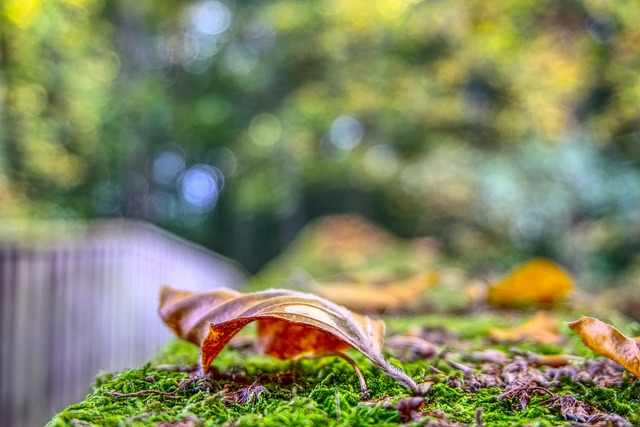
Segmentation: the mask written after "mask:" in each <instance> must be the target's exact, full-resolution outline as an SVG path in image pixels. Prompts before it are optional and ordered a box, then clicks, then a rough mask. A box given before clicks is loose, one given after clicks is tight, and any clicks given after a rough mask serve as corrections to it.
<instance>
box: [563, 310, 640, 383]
mask: <svg viewBox="0 0 640 427" xmlns="http://www.w3.org/2000/svg"><path fill="white" fill-rule="evenodd" d="M568 325H569V327H570V328H571V329H573V331H574V332H576V333H577V334H578V335H579V336H580V339H581V340H582V342H583V343H584V345H586V346H587V347H589V348H590V349H591V350H593V351H595V352H596V353H599V354H601V355H603V356H605V357H608V358H609V359H611V360H613V361H614V362H617V363H619V364H621V365H622V366H624V367H625V369H627V370H628V371H629V372H631V373H632V374H634V375H635V376H638V377H640V341H638V340H635V339H633V338H628V337H626V336H624V335H623V334H622V333H620V331H618V330H617V329H616V328H614V327H613V326H611V325H609V324H606V323H604V322H602V321H600V320H598V319H595V318H593V317H583V318H581V319H580V320H576V321H575V322H570V323H569V324H568Z"/></svg>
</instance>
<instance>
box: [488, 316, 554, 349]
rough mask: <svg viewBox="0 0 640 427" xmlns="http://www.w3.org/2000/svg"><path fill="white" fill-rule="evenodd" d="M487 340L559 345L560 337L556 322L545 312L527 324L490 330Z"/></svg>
mask: <svg viewBox="0 0 640 427" xmlns="http://www.w3.org/2000/svg"><path fill="white" fill-rule="evenodd" d="M488 335H489V339H491V340H493V341H497V342H501V341H533V342H536V343H539V344H559V343H560V342H562V335H560V329H559V328H558V325H557V323H556V321H555V320H554V319H553V317H551V316H550V315H549V313H548V312H546V311H539V312H537V313H536V314H535V315H534V316H533V318H531V320H529V321H528V322H526V323H524V324H522V325H520V326H517V327H515V328H511V329H498V328H491V329H489V331H488Z"/></svg>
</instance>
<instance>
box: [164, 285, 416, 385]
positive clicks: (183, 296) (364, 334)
mask: <svg viewBox="0 0 640 427" xmlns="http://www.w3.org/2000/svg"><path fill="white" fill-rule="evenodd" d="M159 312H160V316H161V317H162V319H163V320H164V321H165V323H166V324H167V325H168V326H169V327H171V328H172V329H173V330H174V331H175V332H176V334H177V335H178V336H179V337H180V338H182V339H185V340H187V341H190V342H192V343H194V344H196V345H198V346H200V347H201V348H202V367H203V369H204V370H205V373H207V372H208V371H209V367H210V365H211V363H212V362H213V360H214V359H215V358H216V356H217V355H218V353H220V351H221V350H222V348H223V347H224V346H225V345H226V344H227V343H228V342H229V340H230V339H231V338H232V337H233V336H234V335H236V334H237V333H238V332H239V331H240V329H242V328H243V327H244V326H245V325H247V324H249V323H251V322H257V325H258V345H257V347H258V349H259V350H261V351H262V352H263V353H265V354H268V355H270V356H274V357H277V358H280V359H295V358H300V357H305V356H315V357H320V356H326V355H338V356H340V357H342V358H344V359H345V360H347V361H348V362H349V363H351V364H352V365H353V366H354V368H355V369H356V373H357V374H358V376H359V378H360V380H361V385H362V387H363V394H366V386H365V385H364V380H363V379H362V376H361V374H360V371H359V370H358V368H357V366H356V365H355V362H353V360H351V359H350V358H349V357H348V356H346V355H344V354H343V351H345V350H347V349H349V348H355V349H356V350H358V351H360V352H361V353H362V354H364V355H365V356H366V357H367V358H369V359H370V360H371V361H372V362H373V363H374V364H376V365H377V366H378V367H379V368H380V369H382V371H384V372H385V373H386V374H387V375H388V376H389V377H391V378H393V379H395V380H397V381H399V382H401V383H402V384H403V385H404V386H405V387H407V388H409V389H410V390H412V391H413V392H415V393H419V391H420V390H419V388H418V385H417V384H416V383H415V381H413V380H412V379H411V378H410V377H409V376H408V375H407V374H405V373H404V372H402V371H401V370H399V369H398V368H396V367H394V366H392V365H391V364H390V363H389V362H388V361H387V360H386V359H385V358H384V357H383V356H382V344H383V340H384V329H385V326H384V322H383V321H381V320H374V319H371V318H369V317H367V316H362V315H359V314H355V313H352V312H350V311H349V310H347V309H346V308H344V307H342V306H339V305H337V304H335V303H332V302H330V301H327V300H325V299H322V298H320V297H318V296H316V295H312V294H306V293H301V292H295V291H290V290H267V291H262V292H256V293H251V294H243V293H240V292H236V291H232V290H229V289H220V290H215V291H212V292H205V293H194V292H188V291H181V290H177V289H173V288H171V287H170V286H164V287H163V288H162V290H161V292H160V309H159Z"/></svg>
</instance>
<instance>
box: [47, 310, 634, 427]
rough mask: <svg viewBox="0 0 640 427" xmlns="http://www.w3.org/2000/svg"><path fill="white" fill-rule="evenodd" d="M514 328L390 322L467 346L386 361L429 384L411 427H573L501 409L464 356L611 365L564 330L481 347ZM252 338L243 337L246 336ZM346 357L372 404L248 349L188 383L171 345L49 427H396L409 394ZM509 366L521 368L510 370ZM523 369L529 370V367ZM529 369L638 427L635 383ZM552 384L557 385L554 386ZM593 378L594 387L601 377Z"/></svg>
mask: <svg viewBox="0 0 640 427" xmlns="http://www.w3.org/2000/svg"><path fill="white" fill-rule="evenodd" d="M514 316H515V315H514ZM567 316H572V315H567ZM559 318H562V315H559ZM569 318H575V316H572V317H569ZM514 321H520V319H518V318H513V317H512V318H509V317H505V316H504V314H496V313H492V312H488V313H485V314H482V315H475V316H473V317H472V318H469V317H457V316H435V315H434V316H419V317H411V318H396V319H393V318H392V319H388V326H389V330H390V331H391V333H401V332H402V331H405V330H406V329H408V328H414V329H415V328H427V329H429V328H440V329H442V330H444V331H447V332H448V333H451V334H453V335H454V336H455V337H456V339H457V340H458V341H457V342H460V343H463V345H464V351H460V349H457V348H455V345H453V344H452V345H451V346H450V347H448V345H447V344H444V345H443V346H442V347H444V349H445V350H446V351H445V353H447V354H448V357H442V356H439V357H436V358H432V359H420V358H418V359H416V360H405V361H401V360H399V359H397V358H395V357H394V354H392V353H391V352H390V353H389V354H388V356H389V357H390V359H391V360H392V362H393V363H394V364H397V365H399V366H401V367H402V368H403V369H404V370H405V371H406V372H407V373H408V374H409V375H411V376H412V377H413V378H414V379H415V380H416V381H418V382H425V383H430V384H431V388H430V390H429V393H428V394H427V396H426V397H425V402H424V407H423V408H421V409H420V410H419V411H414V412H413V413H412V416H413V422H414V424H415V425H422V424H424V423H426V422H427V421H428V420H430V422H432V423H436V425H456V423H460V424H463V425H473V424H474V423H475V422H476V421H477V417H478V408H482V409H481V411H482V412H481V419H482V422H483V423H485V424H486V425H492V426H501V425H504V426H507V425H509V426H511V425H538V426H554V425H570V423H569V422H570V421H575V420H572V419H571V418H570V417H569V418H567V419H565V417H566V414H563V413H562V411H561V410H559V409H558V408H554V407H548V405H545V402H546V401H548V399H549V398H550V397H549V395H545V394H544V393H543V394H534V395H533V396H532V397H531V400H530V403H529V404H528V406H526V408H525V410H522V408H521V406H520V401H519V400H518V399H502V400H501V399H499V397H500V395H501V393H503V391H504V386H490V385H491V384H490V382H485V383H483V381H484V379H483V378H484V377H483V376H486V377H487V378H489V380H491V378H490V376H489V375H488V374H489V373H490V371H491V369H492V368H491V366H492V365H491V364H487V363H479V362H471V361H469V359H468V356H469V355H470V354H473V353H474V352H478V351H482V350H486V349H487V348H491V349H502V350H504V351H505V352H508V353H507V354H508V355H509V357H510V358H511V360H516V359H517V358H520V359H522V356H518V355H523V354H527V352H535V353H572V354H577V355H583V356H586V357H587V359H586V360H585V361H584V362H581V363H580V364H579V365H580V366H584V369H583V370H584V372H587V370H588V369H587V368H588V367H589V366H592V365H593V367H594V368H593V369H605V368H606V369H610V367H609V365H602V366H600V365H597V364H596V363H600V362H599V360H600V359H595V358H594V357H595V356H594V355H593V353H591V352H590V351H589V350H588V349H585V348H584V346H583V345H582V344H581V343H580V341H579V339H578V338H577V337H575V336H574V335H573V334H571V332H570V331H569V330H568V329H567V331H566V332H565V333H566V343H565V344H564V345H562V346H550V345H536V344H531V343H528V344H522V345H511V346H508V345H494V344H489V343H487V341H486V339H485V333H486V330H487V329H488V328H489V327H491V326H507V325H513V322H514ZM634 327H635V326H632V328H634ZM250 333H251V331H247V332H245V333H244V334H243V336H245V337H246V336H247V334H250ZM241 339H242V338H241ZM441 350H442V348H441ZM351 355H352V356H353V358H354V359H355V360H356V361H357V363H358V365H359V366H360V367H361V368H362V370H363V374H364V375H365V378H366V379H367V385H368V386H369V390H370V392H371V396H372V399H371V400H370V401H366V402H362V401H361V400H360V388H359V384H358V381H357V378H356V375H355V373H354V371H353V369H352V368H351V366H349V365H348V364H347V363H346V362H345V361H343V360H341V359H339V358H336V357H325V358H321V359H315V360H311V359H309V360H301V361H295V362H290V361H289V362H287V361H284V362H283V361H278V360H274V359H271V358H269V357H265V356H262V355H258V354H255V352H254V351H252V350H251V348H248V349H247V348H245V347H243V346H237V348H227V349H225V350H224V351H223V352H222V353H221V354H220V355H219V357H218V358H217V359H216V361H215V366H216V367H217V368H218V369H219V371H220V373H221V375H220V377H219V378H217V379H212V378H193V377H190V375H189V374H188V373H185V372H175V371H170V370H166V368H167V365H172V366H190V365H193V364H194V363H196V362H197V360H198V357H199V349H198V348H197V347H195V346H193V345H191V344H189V343H185V342H181V341H178V340H176V341H174V342H172V343H171V344H170V345H168V346H167V347H166V348H165V349H164V350H163V351H161V352H160V353H159V354H158V355H157V358H156V359H155V360H154V361H153V362H152V363H149V364H146V365H145V366H143V367H141V368H139V369H131V370H127V371H124V372H120V373H101V374H100V375H98V377H97V379H96V382H95V384H94V385H93V387H92V390H91V392H90V393H89V395H88V396H87V398H86V400H84V401H83V402H80V403H78V404H76V405H72V406H70V407H68V408H67V409H65V410H64V411H62V412H61V413H59V414H57V415H56V416H55V417H54V418H53V419H52V420H51V421H50V423H49V424H48V425H49V426H52V427H53V426H73V425H82V426H125V425H126V426H129V425H132V426H150V425H157V426H196V425H197V426H199V425H203V426H210V425H211V426H214V425H234V426H236V425H237V426H245V425H246V426H250V425H252V426H253V425H265V426H280V425H285V424H287V425H300V426H316V425H317V426H323V427H326V426H339V425H377V426H387V425H388V426H395V425H399V424H401V423H402V422H403V421H402V420H401V415H402V414H401V412H399V411H398V410H396V403H397V402H398V401H399V400H400V399H402V398H405V397H407V396H409V395H410V393H409V392H408V390H406V389H405V388H403V387H402V386H401V385H400V384H399V383H397V382H395V381H393V380H391V379H389V378H388V377H387V376H386V375H384V374H383V373H382V372H381V371H380V370H379V369H377V368H376V367H375V366H373V365H372V364H371V363H369V361H368V360H367V359H366V358H364V357H363V356H362V355H360V354H359V353H356V352H353V353H351ZM441 355H442V353H441ZM523 360H524V359H523ZM452 361H453V363H452ZM456 363H460V364H464V366H467V367H470V368H471V371H468V372H467V373H465V372H463V370H461V369H463V367H461V366H459V365H456ZM509 363H514V364H515V365H513V366H516V367H517V366H519V365H517V363H516V362H509ZM589 364H591V365H589ZM510 366H511V365H510ZM523 366H527V365H526V363H525V364H524V365H523ZM526 369H529V368H526ZM531 369H535V371H532V372H533V374H534V375H535V374H536V372H539V373H541V375H546V378H547V382H548V383H547V384H545V387H546V388H547V389H548V390H549V391H550V392H552V393H555V394H558V395H562V394H565V393H570V394H572V395H573V396H574V397H575V398H577V399H579V400H580V401H582V402H584V403H585V404H586V405H590V406H591V407H593V408H595V409H597V410H598V411H601V412H603V413H606V414H610V413H611V414H619V415H620V416H621V417H624V418H625V419H626V420H628V421H629V422H630V423H633V424H640V415H638V414H640V384H639V383H638V380H637V379H636V378H635V377H633V376H632V375H629V374H627V373H620V372H615V375H617V377H616V378H619V379H620V381H619V383H618V384H615V385H610V386H603V385H602V382H601V383H600V384H598V383H596V382H594V381H593V379H592V378H591V377H588V374H587V373H585V374H584V375H587V377H584V375H583V377H582V378H583V380H582V381H574V379H573V378H572V377H571V376H567V375H562V372H561V371H552V368H540V369H538V368H531ZM572 369H574V371H575V369H577V368H576V367H574V368H572ZM611 369H613V368H611ZM567 372H568V371H567ZM525 374H527V375H528V373H526V372H525ZM552 375H555V376H556V377H557V378H551V376H552ZM523 378H526V375H525V376H524V377H523ZM594 378H596V380H597V381H600V380H599V379H598V378H599V377H594ZM605 379H606V378H605ZM552 380H553V381H552ZM603 381H604V380H603ZM123 395H128V396H129V397H123ZM410 422H411V421H410ZM438 423H439V424H438ZM613 424H614V425H615V423H613ZM618 425H622V424H618Z"/></svg>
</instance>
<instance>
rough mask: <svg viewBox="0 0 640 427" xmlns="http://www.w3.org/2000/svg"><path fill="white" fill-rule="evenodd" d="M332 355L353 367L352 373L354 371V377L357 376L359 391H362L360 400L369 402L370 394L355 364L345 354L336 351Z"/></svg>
mask: <svg viewBox="0 0 640 427" xmlns="http://www.w3.org/2000/svg"><path fill="white" fill-rule="evenodd" d="M334 354H335V355H336V356H338V357H341V358H342V359H344V360H346V361H347V362H349V364H350V365H351V366H353V369H354V371H356V375H357V376H358V380H359V381H360V390H362V400H369V399H370V398H371V394H369V389H368V388H367V383H366V382H365V380H364V376H363V375H362V372H360V368H358V365H357V364H356V362H355V360H353V359H352V358H350V357H349V356H347V355H346V354H344V353H342V352H339V351H336V352H335V353H334Z"/></svg>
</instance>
